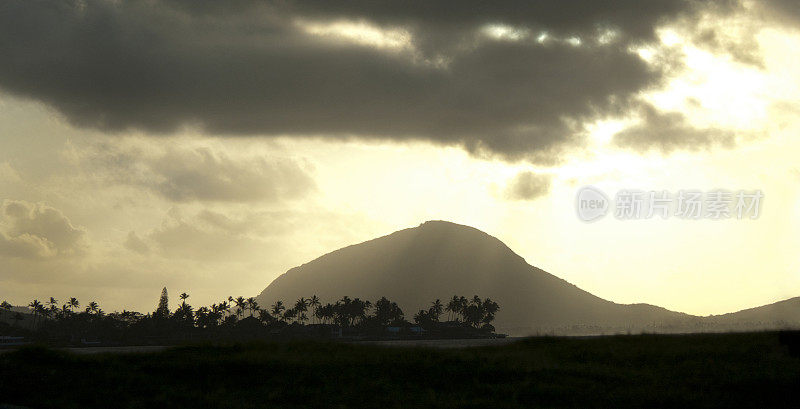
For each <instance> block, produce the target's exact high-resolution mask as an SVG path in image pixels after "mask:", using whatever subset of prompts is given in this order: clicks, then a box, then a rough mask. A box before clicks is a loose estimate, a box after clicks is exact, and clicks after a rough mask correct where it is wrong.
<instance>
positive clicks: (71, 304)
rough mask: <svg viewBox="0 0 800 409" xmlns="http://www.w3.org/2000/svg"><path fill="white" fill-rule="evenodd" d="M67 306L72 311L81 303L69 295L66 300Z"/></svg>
mask: <svg viewBox="0 0 800 409" xmlns="http://www.w3.org/2000/svg"><path fill="white" fill-rule="evenodd" d="M67 306H69V310H70V311H72V310H73V309H74V308H78V307H80V306H81V303H79V302H78V299H77V298H75V297H70V299H69V302H67Z"/></svg>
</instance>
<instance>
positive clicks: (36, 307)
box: [28, 300, 42, 327]
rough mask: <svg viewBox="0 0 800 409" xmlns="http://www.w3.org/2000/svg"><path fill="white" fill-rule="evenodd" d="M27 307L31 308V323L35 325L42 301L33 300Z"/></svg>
mask: <svg viewBox="0 0 800 409" xmlns="http://www.w3.org/2000/svg"><path fill="white" fill-rule="evenodd" d="M28 307H30V308H31V309H33V323H32V324H31V325H32V326H33V327H36V321H37V320H36V319H37V318H38V317H39V312H40V311H41V310H42V303H40V302H39V300H33V301H31V303H30V304H28Z"/></svg>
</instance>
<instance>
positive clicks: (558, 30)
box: [0, 0, 703, 199]
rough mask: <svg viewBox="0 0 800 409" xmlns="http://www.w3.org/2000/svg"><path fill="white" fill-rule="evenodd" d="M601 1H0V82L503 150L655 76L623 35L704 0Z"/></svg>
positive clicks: (174, 123)
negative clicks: (500, 30) (497, 30)
mask: <svg viewBox="0 0 800 409" xmlns="http://www.w3.org/2000/svg"><path fill="white" fill-rule="evenodd" d="M602 3H603V4H602V5H601V2H597V1H594V0H584V1H576V2H570V3H563V2H555V1H554V2H527V1H507V2H495V3H492V6H491V7H486V3H484V2H480V1H477V0H475V1H466V2H465V1H437V2H432V1H414V2H411V3H406V2H402V3H400V2H374V1H350V2H328V1H280V2H278V1H275V2H272V1H247V0H241V1H236V2H233V3H226V5H225V13H218V11H219V8H220V7H223V6H222V5H219V4H217V3H216V2H212V1H183V0H171V1H167V0H161V1H159V0H152V1H144V0H128V1H115V2H110V1H102V0H82V1H77V0H76V1H63V0H38V1H29V0H9V1H7V2H6V3H5V4H4V6H3V13H0V39H2V40H0V55H3V59H2V60H0V87H1V88H2V89H4V90H6V91H9V92H11V93H14V94H16V95H22V96H25V97H30V98H34V99H37V100H40V101H44V102H46V103H47V104H49V105H51V106H52V107H55V108H56V109H57V110H59V111H60V112H61V113H63V114H64V115H65V116H66V117H67V118H68V119H69V120H70V121H71V122H72V123H73V124H76V125H78V126H84V127H93V128H99V129H102V130H106V131H121V130H127V129H139V130H144V131H146V132H151V133H171V132H174V131H176V130H178V129H181V128H182V127H184V126H187V125H189V126H197V127H199V128H201V129H202V130H204V131H205V132H207V133H209V134H214V135H266V136H275V135H289V136H293V135H299V136H309V135H316V136H323V137H333V138H344V137H352V136H356V137H361V138H381V139H391V140H410V139H414V140H427V141H432V142H435V143H440V144H447V145H458V146H463V147H465V148H466V149H468V150H470V151H471V152H475V153H488V154H499V155H501V156H505V157H511V158H518V157H520V156H527V155H530V154H532V153H536V152H541V151H546V150H552V149H553V148H554V147H558V146H560V145H563V144H565V143H570V142H572V143H574V142H575V140H576V139H577V138H578V137H577V136H576V135H579V134H580V132H581V124H582V123H584V122H586V121H591V120H594V119H596V118H598V117H603V116H607V115H615V114H618V113H620V112H622V111H626V110H629V109H630V108H631V106H632V104H633V105H635V103H634V101H633V99H632V98H633V97H634V96H636V95H637V94H638V93H639V92H640V91H642V90H644V89H647V88H648V87H652V86H654V85H656V84H658V83H659V81H661V80H662V78H663V72H661V71H660V70H659V69H658V68H657V67H654V66H652V65H649V64H648V63H646V62H645V61H644V60H643V59H641V58H640V57H639V56H638V55H637V54H635V53H634V52H632V51H631V47H632V46H634V45H641V44H643V43H648V42H653V41H655V35H654V29H655V27H657V26H658V25H659V24H662V23H665V22H668V21H671V20H674V19H677V18H680V17H681V16H684V15H691V14H693V13H695V12H696V11H697V8H698V7H699V6H698V5H699V4H703V3H701V2H694V1H689V0H660V1H648V2H642V1H639V0H617V1H615V2H613V3H610V4H609V3H607V2H602ZM359 22H360V23H359ZM357 23H358V24H361V26H359V25H358V24H357ZM335 24H340V26H337V27H338V28H337V27H333V26H332V25H335ZM341 24H344V25H341ZM348 24H349V25H348ZM353 25H356V27H355V28H353ZM487 25H500V26H501V27H505V28H506V31H508V30H511V31H512V32H516V33H528V34H530V35H527V36H524V35H516V36H511V37H509V36H505V37H503V36H500V37H492V36H487V35H486V27H487ZM310 27H311V29H310ZM314 27H316V28H317V29H313V28H314ZM320 27H323V28H325V27H327V28H325V29H319V28H320ZM331 27H333V28H331ZM348 27H350V28H348ZM358 27H361V28H358ZM509 27H510V28H509ZM337 30H338V31H337ZM348 30H350V31H348ZM352 30H361V31H359V32H353V31H352ZM337 32H338V33H339V34H342V35H335V34H336V33H337ZM354 33H355V34H357V35H354ZM398 33H399V34H398ZM609 33H610V34H611V35H609ZM406 34H407V35H406ZM354 39H361V40H358V41H356V40H354ZM365 39H366V40H369V41H364V40H365ZM165 189H167V190H166V191H165V192H164V193H165V194H168V195H172V197H174V198H176V199H180V198H187V199H189V198H193V197H198V198H202V195H203V194H204V193H202V192H199V191H188V192H187V191H182V190H180V189H177V190H169V189H170V188H169V187H165Z"/></svg>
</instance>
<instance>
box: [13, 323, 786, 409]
mask: <svg viewBox="0 0 800 409" xmlns="http://www.w3.org/2000/svg"><path fill="white" fill-rule="evenodd" d="M786 335H787V334H779V333H743V334H713V335H712V334H705V335H682V336H678V335H637V336H613V337H602V338H587V339H568V338H546V337H545V338H533V339H527V340H523V341H520V342H518V343H514V344H509V345H505V346H497V347H482V348H465V349H450V350H436V349H423V348H387V347H379V346H366V345H348V344H341V343H308V342H304V343H296V342H292V343H267V344H244V345H242V344H239V345H230V346H212V345H205V346H204V345H200V346H184V347H179V348H174V349H171V350H168V351H165V352H160V353H153V354H127V355H125V354H120V355H90V356H77V355H70V354H67V353H62V352H56V351H52V350H47V349H38V348H26V349H23V350H20V351H16V352H11V353H6V354H3V355H0V379H2V380H3V382H1V383H0V397H2V401H3V403H10V404H18V405H26V406H30V407H42V408H50V407H52V408H70V407H75V408H78V407H81V408H87V407H103V408H105V407H109V406H110V405H113V406H114V407H117V408H144V407H228V408H240V407H241V408H250V407H253V408H255V407H285V408H291V407H298V408H299V407H325V408H336V407H354V408H361V407H382V408H393V407H432V408H434V407H435V408H448V407H472V408H517V407H536V406H544V407H554V406H559V407H563V406H572V407H609V408H611V407H796V404H797V402H798V399H800V359H798V357H797V356H796V355H793V353H795V354H796V352H797V351H796V350H794V352H793V353H792V352H790V347H789V346H787V345H786V343H787V342H788V343H792V342H794V343H795V347H796V346H797V345H796V338H797V334H788V335H790V336H789V337H787V336H786ZM792 336H793V337H795V340H791V339H789V338H791V337H792ZM787 339H789V340H788V341H787Z"/></svg>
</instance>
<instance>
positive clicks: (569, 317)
mask: <svg viewBox="0 0 800 409" xmlns="http://www.w3.org/2000/svg"><path fill="white" fill-rule="evenodd" d="M312 294H316V295H317V296H319V298H320V299H321V300H323V302H334V301H336V300H338V299H340V298H341V297H342V296H344V295H348V296H350V297H359V298H361V299H368V300H372V301H374V300H376V299H377V298H379V297H381V296H386V297H387V298H389V299H390V300H392V301H396V302H397V303H398V304H399V305H400V307H401V308H403V310H404V312H405V314H406V318H407V319H410V318H411V316H413V314H414V313H415V312H416V311H418V310H419V309H423V308H427V307H428V306H429V305H430V303H431V301H433V300H435V299H437V298H438V299H441V300H442V302H443V303H446V302H447V301H448V299H449V298H451V297H452V296H453V295H464V296H466V297H471V296H472V295H476V294H477V295H479V296H481V297H489V298H491V299H493V300H495V301H497V302H498V303H499V304H500V307H501V309H500V312H499V313H498V314H497V318H496V320H495V322H494V325H495V326H496V327H497V329H498V331H504V332H508V333H510V334H512V335H530V334H535V333H599V332H625V331H637V332H638V331H648V330H649V331H655V330H671V331H687V330H691V329H693V328H703V329H708V328H707V326H708V324H707V322H708V321H707V319H704V318H700V317H696V316H692V315H688V314H683V313H679V312H674V311H670V310H667V309H665V308H661V307H657V306H653V305H649V304H617V303H614V302H611V301H608V300H604V299H602V298H600V297H597V296H595V295H593V294H590V293H589V292H586V291H584V290H582V289H580V288H578V287H576V286H575V285H573V284H570V283H569V282H567V281H565V280H562V279H560V278H558V277H556V276H554V275H552V274H550V273H548V272H546V271H544V270H542V269H539V268H536V267H534V266H532V265H530V264H528V263H527V262H526V261H525V260H524V259H523V258H522V257H520V256H519V255H517V254H516V253H514V252H513V251H512V250H511V249H510V248H508V246H506V245H505V244H503V242H501V241H500V240H498V239H497V238H495V237H492V236H490V235H488V234H486V233H484V232H482V231H480V230H478V229H475V228H472V227H469V226H464V225H459V224H455V223H450V222H445V221H428V222H425V223H423V224H421V225H420V226H418V227H415V228H409V229H404V230H400V231H397V232H394V233H392V234H389V235H387V236H383V237H379V238H377V239H373V240H369V241H366V242H363V243H360V244H356V245H352V246H348V247H344V248H342V249H339V250H336V251H333V252H331V253H328V254H325V255H323V256H321V257H319V258H317V259H315V260H313V261H311V262H309V263H306V264H303V265H301V266H298V267H295V268H292V269H290V270H289V271H287V272H286V273H284V274H283V275H281V276H279V277H278V278H276V279H275V280H274V281H273V282H272V283H271V284H269V286H268V287H267V288H266V289H264V291H262V292H261V294H260V295H259V296H258V297H257V299H258V302H259V304H261V305H271V304H272V303H274V302H275V301H276V300H283V301H284V302H293V301H294V300H296V299H298V298H300V297H309V296H310V295H312ZM756 315H758V314H756ZM732 319H733V320H735V318H730V317H727V318H724V319H723V320H732ZM687 328H688V329H687Z"/></svg>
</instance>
